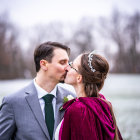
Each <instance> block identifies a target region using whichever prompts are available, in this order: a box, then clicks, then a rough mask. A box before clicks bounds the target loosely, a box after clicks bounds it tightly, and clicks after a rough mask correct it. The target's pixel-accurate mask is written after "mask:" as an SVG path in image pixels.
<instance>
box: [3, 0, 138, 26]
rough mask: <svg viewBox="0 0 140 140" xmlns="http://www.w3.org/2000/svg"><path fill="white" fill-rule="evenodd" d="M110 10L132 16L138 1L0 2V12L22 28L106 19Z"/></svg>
mask: <svg viewBox="0 0 140 140" xmlns="http://www.w3.org/2000/svg"><path fill="white" fill-rule="evenodd" d="M113 8H117V9H118V10H120V11H121V12H126V13H128V14H132V13H134V12H135V11H140V0H0V13H2V12H4V11H7V12H8V13H9V16H10V19H11V20H12V21H13V22H14V23H15V24H18V26H21V27H29V26H32V25H35V24H40V23H41V24H44V23H49V22H51V21H61V22H65V23H67V22H71V23H74V22H77V21H79V20H80V19H81V18H82V17H84V16H89V17H99V16H109V15H110V14H111V12H112V10H113Z"/></svg>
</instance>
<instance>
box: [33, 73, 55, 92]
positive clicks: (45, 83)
mask: <svg viewBox="0 0 140 140" xmlns="http://www.w3.org/2000/svg"><path fill="white" fill-rule="evenodd" d="M35 82H36V83H37V84H38V85H39V86H40V87H41V88H43V89H44V90H45V91H47V92H48V93H49V92H51V91H52V90H53V89H54V88H55V86H56V84H57V83H55V82H52V81H51V80H49V79H46V78H43V77H40V76H38V75H37V76H36V78H35Z"/></svg>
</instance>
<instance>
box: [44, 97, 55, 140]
mask: <svg viewBox="0 0 140 140" xmlns="http://www.w3.org/2000/svg"><path fill="white" fill-rule="evenodd" d="M42 98H43V99H44V101H45V122H46V125H47V128H48V132H49V135H50V138H51V140H52V136H53V130H54V112H53V106H52V100H53V98H54V95H52V94H47V95H45V96H43V97H42Z"/></svg>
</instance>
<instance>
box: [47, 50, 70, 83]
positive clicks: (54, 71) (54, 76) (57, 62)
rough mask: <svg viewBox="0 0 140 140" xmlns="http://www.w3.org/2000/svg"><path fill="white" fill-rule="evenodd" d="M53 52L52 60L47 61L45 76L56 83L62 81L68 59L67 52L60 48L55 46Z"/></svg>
mask: <svg viewBox="0 0 140 140" xmlns="http://www.w3.org/2000/svg"><path fill="white" fill-rule="evenodd" d="M53 54H54V56H53V58H52V61H51V62H50V63H48V70H47V76H49V78H50V79H51V80H52V81H54V82H56V83H59V82H64V79H65V76H66V67H67V66H68V61H69V57H68V54H67V52H66V51H65V50H63V49H61V48H56V49H55V50H54V52H53Z"/></svg>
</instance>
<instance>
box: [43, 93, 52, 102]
mask: <svg viewBox="0 0 140 140" xmlns="http://www.w3.org/2000/svg"><path fill="white" fill-rule="evenodd" d="M42 98H43V99H44V101H45V103H52V100H53V98H54V95H52V94H47V95H45V96H43V97H42Z"/></svg>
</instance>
